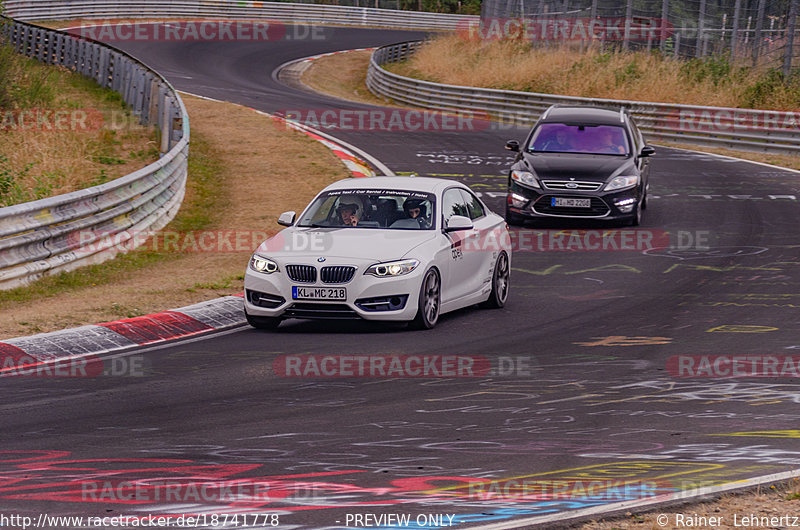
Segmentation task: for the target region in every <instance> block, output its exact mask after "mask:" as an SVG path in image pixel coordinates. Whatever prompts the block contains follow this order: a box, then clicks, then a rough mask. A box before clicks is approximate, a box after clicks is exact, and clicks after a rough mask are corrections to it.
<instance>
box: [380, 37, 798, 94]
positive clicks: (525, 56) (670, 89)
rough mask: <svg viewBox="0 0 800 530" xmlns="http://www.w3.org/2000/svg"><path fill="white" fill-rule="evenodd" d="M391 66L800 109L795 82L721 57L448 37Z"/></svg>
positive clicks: (534, 84)
mask: <svg viewBox="0 0 800 530" xmlns="http://www.w3.org/2000/svg"><path fill="white" fill-rule="evenodd" d="M389 69H390V70H391V71H393V72H396V73H398V74H400V75H406V76H410V77H418V78H421V79H425V80H428V81H435V82H439V83H447V84H453V85H467V86H480V87H488V88H497V89H506V90H522V91H530V92H542V93H549V94H562V95H569V96H579V97H597V98H610V99H624V100H634V101H658V102H663V103H684V104H695V105H708V106H717V107H750V106H751V104H752V105H755V106H757V107H758V108H763V109H775V110H796V109H798V107H800V100H799V99H798V88H797V87H796V86H794V87H793V86H789V87H788V88H781V86H783V85H782V84H781V83H776V82H775V80H774V79H766V78H765V73H764V72H761V71H753V70H750V69H748V68H744V67H742V68H739V67H734V66H731V65H730V64H728V63H727V61H725V60H715V59H708V60H706V61H699V60H693V61H682V60H674V59H671V58H665V57H662V56H661V55H660V54H657V53H648V52H636V53H633V52H614V51H608V52H602V51H601V50H600V49H599V48H597V47H593V48H590V49H588V50H587V51H584V52H581V51H580V50H579V49H577V48H575V47H569V46H564V47H559V48H552V47H551V48H541V47H536V48H532V47H531V46H530V44H528V43H525V42H520V41H514V40H503V41H500V40H493V41H479V40H467V39H464V38H462V37H461V36H459V35H447V36H442V37H438V38H435V39H433V40H431V41H430V42H428V43H427V44H426V45H425V46H423V47H422V48H421V49H420V50H419V51H418V52H417V53H415V54H414V56H413V57H412V58H411V59H410V60H409V61H408V62H405V63H400V64H396V65H391V66H390V68H389ZM765 83H768V85H765ZM765 88H768V89H769V90H768V91H767V92H768V93H764V92H765V90H764V89H765Z"/></svg>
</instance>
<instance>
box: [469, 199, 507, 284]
mask: <svg viewBox="0 0 800 530" xmlns="http://www.w3.org/2000/svg"><path fill="white" fill-rule="evenodd" d="M461 194H462V196H463V197H464V203H465V204H466V206H467V212H468V214H469V218H470V219H471V220H472V223H473V225H474V226H473V228H474V229H473V230H472V231H471V233H470V234H469V235H468V239H467V241H466V242H465V246H464V253H465V254H467V260H466V263H465V264H466V265H467V266H468V269H469V270H468V271H467V274H469V279H468V284H469V290H468V292H469V293H470V294H476V293H478V292H480V291H481V290H482V289H483V288H484V287H485V286H486V285H487V284H488V283H489V282H491V279H492V275H491V271H492V268H493V267H494V261H495V259H496V256H497V251H498V241H497V238H498V235H499V234H498V233H497V226H495V223H494V222H493V221H492V219H491V218H490V217H489V215H488V210H487V209H486V207H485V206H484V205H483V203H481V201H480V200H479V199H478V198H477V197H476V196H475V195H474V194H473V193H472V192H470V191H467V190H464V189H462V190H461Z"/></svg>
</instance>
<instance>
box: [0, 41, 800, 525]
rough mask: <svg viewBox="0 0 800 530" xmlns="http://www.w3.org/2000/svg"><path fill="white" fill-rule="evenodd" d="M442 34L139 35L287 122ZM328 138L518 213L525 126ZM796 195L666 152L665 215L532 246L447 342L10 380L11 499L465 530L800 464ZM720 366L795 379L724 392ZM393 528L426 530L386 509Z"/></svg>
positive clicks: (150, 54) (219, 353) (316, 343)
mask: <svg viewBox="0 0 800 530" xmlns="http://www.w3.org/2000/svg"><path fill="white" fill-rule="evenodd" d="M420 36H421V34H420V33H418V32H401V31H378V30H365V29H349V28H327V29H325V30H324V38H318V39H313V40H291V41H289V40H281V41H277V42H194V43H177V42H126V43H120V44H119V45H120V47H122V48H123V49H125V50H127V51H129V52H131V53H133V54H134V55H135V56H137V57H139V58H140V59H142V60H143V61H144V62H146V63H147V64H149V65H150V66H152V67H154V68H155V69H156V70H159V71H160V72H162V73H163V74H164V75H165V76H166V77H167V78H168V79H169V80H170V81H171V82H172V83H173V84H174V85H175V86H176V87H177V88H178V89H180V90H185V91H188V92H191V93H195V94H200V95H204V96H208V97H213V98H218V99H224V100H228V101H233V102H237V103H241V104H244V105H248V106H251V107H254V108H257V109H259V110H264V111H268V112H285V111H286V110H290V109H365V108H368V107H365V106H363V105H358V104H354V103H348V102H342V101H339V100H336V99H333V98H329V97H326V96H322V95H315V94H311V93H308V92H303V91H299V90H295V89H292V88H288V87H286V86H284V85H281V84H279V83H278V82H276V81H274V80H273V78H272V73H273V70H274V69H275V68H276V67H277V66H279V65H281V64H283V63H285V62H287V61H289V60H292V59H296V58H300V57H306V56H310V55H314V54H318V53H325V52H329V51H335V50H341V49H351V48H361V47H369V46H377V45H382V44H388V43H393V42H399V41H404V40H412V39H415V38H419V37H420ZM327 132H329V133H331V134H333V135H335V136H337V137H338V138H341V139H342V140H344V141H346V142H349V143H351V144H354V145H357V146H359V147H360V148H362V149H364V150H365V151H367V152H368V153H370V154H371V155H373V156H375V157H377V158H378V159H380V160H381V161H382V162H383V163H385V164H387V165H388V166H389V167H390V168H391V169H392V170H393V171H395V172H397V173H400V174H402V173H409V172H414V173H418V174H420V175H449V176H451V177H452V178H456V179H459V180H463V181H464V182H467V183H468V184H469V185H471V186H472V187H473V189H474V190H475V191H477V192H480V193H481V194H482V196H483V197H484V198H485V200H486V202H487V203H488V204H489V205H490V207H492V208H493V209H495V211H502V206H503V200H504V194H503V191H504V186H505V172H506V169H507V167H508V165H509V162H510V158H509V156H508V155H507V154H506V152H505V151H504V150H503V144H504V142H505V140H506V139H509V138H517V139H520V140H521V139H522V137H523V134H524V132H523V131H518V130H517V131H515V130H508V129H504V128H503V127H500V126H496V127H489V128H486V129H484V130H481V131H469V130H463V131H446V132H442V131H435V130H431V131H405V132H404V131H394V132H386V131H352V130H330V131H327ZM264 179H265V185H269V175H265V176H264ZM798 197H800V176H798V174H796V173H792V172H789V171H782V170H779V169H775V168H772V167H767V166H761V165H756V164H750V163H745V162H741V161H735V160H729V159H720V158H717V157H713V156H710V155H703V154H696V153H690V152H686V151H679V150H675V149H667V148H658V154H657V155H656V156H655V157H654V158H653V160H652V173H651V189H650V198H649V207H648V209H647V210H646V212H645V216H644V222H643V225H642V226H641V227H639V228H638V229H637V230H636V231H632V232H630V233H628V235H621V234H619V233H618V234H617V235H615V236H610V237H606V238H605V239H604V238H603V237H604V236H602V234H603V231H602V229H603V228H604V227H603V225H593V224H579V225H578V224H573V225H570V226H568V228H574V229H580V230H583V231H582V232H575V233H578V234H581V235H580V237H578V236H576V239H573V238H571V237H570V236H569V234H567V235H564V233H561V232H559V231H557V230H538V231H536V230H532V229H527V231H526V232H522V234H523V235H522V236H520V237H519V239H518V244H519V247H521V248H520V249H519V250H518V251H516V252H515V253H514V257H513V273H512V292H511V297H510V299H509V302H508V304H507V306H506V307H505V308H504V309H502V310H495V311H492V310H482V309H477V308H475V309H469V310H462V311H458V312H456V313H451V314H448V315H445V316H444V317H442V319H441V320H440V322H439V325H438V326H437V327H436V328H435V329H434V330H431V331H427V332H409V331H407V330H406V329H405V328H404V327H402V326H397V325H381V324H370V323H365V322H364V323H359V322H356V323H347V324H341V323H324V322H301V321H290V322H285V323H283V324H282V325H281V327H280V328H279V329H278V330H277V331H276V332H272V333H269V332H259V331H256V330H253V329H250V328H246V327H245V328H237V329H234V330H231V331H228V332H223V333H218V334H215V335H211V336H205V337H201V338H195V339H192V340H186V341H181V342H176V343H170V344H167V345H163V346H160V347H151V348H143V349H140V350H136V351H134V352H132V353H133V354H134V355H133V356H130V355H129V356H122V357H119V358H118V361H119V362H120V363H125V362H129V361H130V360H131V359H134V358H135V359H137V362H140V363H142V366H144V369H145V371H146V373H147V376H146V377H98V378H94V379H86V378H60V379H57V378H14V379H4V380H3V384H2V386H0V402H1V403H2V405H0V414H1V415H2V416H1V418H2V419H0V425H2V428H1V429H0V445H1V446H2V451H0V453H2V454H0V456H1V457H2V458H3V461H2V463H1V464H0V499H1V500H0V504H1V505H2V506H3V511H4V512H13V513H18V514H26V515H30V516H33V517H37V516H38V514H41V513H45V514H49V515H51V516H52V515H93V516H114V515H120V514H133V515H139V516H146V515H148V514H158V515H163V514H171V516H172V517H173V518H177V517H179V516H180V515H186V514H189V515H198V514H201V515H202V514H205V517H206V520H205V522H206V523H207V527H211V526H212V522H211V521H212V519H211V518H212V517H213V514H217V517H218V519H217V520H216V521H217V522H218V523H220V524H221V523H222V520H223V518H224V517H229V519H230V521H229V523H228V527H236V528H244V527H250V528H261V527H264V526H268V524H264V522H265V518H264V517H262V518H261V519H257V518H255V516H254V515H253V514H258V513H265V512H272V513H273V514H274V515H275V517H276V518H277V519H270V520H269V522H268V523H269V524H271V523H273V522H279V524H280V527H282V528H286V529H289V528H344V527H367V526H369V527H378V528H389V527H412V528H437V527H440V526H443V525H444V526H446V525H447V524H452V525H453V526H458V527H462V528H464V527H474V526H480V525H486V524H494V523H503V522H508V521H513V520H523V519H528V518H531V517H535V516H548V515H553V514H559V513H565V512H569V511H574V510H579V509H583V508H588V507H595V506H603V505H610V504H613V503H617V502H620V501H625V500H636V499H641V498H648V497H652V496H654V495H656V494H668V493H673V492H676V491H678V490H691V489H693V488H696V487H702V486H709V485H718V484H724V483H728V482H731V481H736V480H741V479H746V478H751V477H756V476H761V475H767V474H772V473H778V472H784V471H789V470H792V469H797V468H799V467H800V450H798V447H799V446H798V438H800V430H798V428H797V426H798V421H799V420H800V410H798V403H800V384H798V379H797V377H798V373H797V371H800V366H798V365H797V359H798V358H800V357H796V358H794V363H795V364H794V365H793V366H794V369H795V370H796V371H795V372H794V373H792V365H788V366H789V368H786V366H787V365H786V364H785V362H786V359H785V358H784V356H792V355H800V352H799V350H800V323H799V322H800V319H799V318H798V310H800V290H798V283H800V245H799V244H798V242H797V236H796V231H797V220H798V218H799V217H800V203H799V202H798V200H797V198H798ZM550 228H563V226H558V225H554V226H552V227H550ZM625 238H627V239H625ZM598 242H601V243H600V248H587V247H591V246H592V244H594V243H598ZM309 354H337V355H379V354H396V355H410V354H414V355H426V356H456V355H457V356H471V357H470V358H471V359H478V360H488V362H489V363H490V364H491V366H492V369H493V370H494V371H493V372H491V373H489V372H481V373H477V374H474V375H475V376H474V377H461V376H462V375H465V374H463V373H459V374H456V375H457V376H455V377H453V376H444V375H442V376H440V377H427V378H422V377H418V378H413V377H402V376H401V377H372V378H364V377H362V378H354V377H333V378H331V377H328V378H326V377H314V376H313V374H310V373H309V374H307V375H306V376H305V377H295V378H287V377H282V376H281V374H278V373H276V372H277V371H279V370H276V369H275V367H276V366H279V365H280V362H283V361H278V362H277V363H275V361H276V359H284V360H285V356H287V355H288V356H296V355H303V356H305V355H309ZM717 356H728V357H725V358H723V359H730V357H731V356H749V357H751V359H750V360H748V361H746V362H744V361H743V362H744V364H743V365H741V366H745V367H751V366H755V364H753V363H760V362H761V361H759V360H756V357H755V356H770V357H769V358H770V359H773V360H774V359H779V361H780V364H779V365H773V366H778V368H777V370H778V371H777V372H774V373H772V374H771V375H770V374H769V373H768V374H767V375H770V376H769V377H750V376H747V375H745V376H742V377H735V378H730V377H722V376H723V375H725V374H724V373H723V372H722V367H724V366H727V367H730V364H720V363H719V362H717V364H716V365H714V360H715V359H716V360H718V359H719V357H717ZM759 358H760V357H759ZM702 359H705V361H706V362H707V364H706V365H705V371H703V370H702V369H700V368H698V367H701V366H703V365H702V364H700V363H701V361H702ZM791 359H792V358H791V357H790V358H789V362H792V360H791ZM776 362H777V361H776ZM274 363H275V364H274ZM681 363H684V364H681ZM686 363H688V364H686ZM758 366H762V365H761V364H759V365H758ZM680 367H684V368H686V369H687V371H685V372H679V371H678V370H679V368H680ZM687 367H688V368H687ZM762 371H763V370H762ZM745 373H749V372H745ZM775 373H778V374H779V376H776V375H775ZM689 375H697V376H698V377H689ZM133 481H138V482H136V483H134V482H133ZM198 483H202V484H204V485H205V484H211V483H213V484H214V485H215V486H214V487H215V488H216V489H214V488H207V489H206V490H205V491H204V492H198V491H197V489H195V490H191V485H192V484H195V485H196V484H198ZM148 485H149V486H148ZM590 485H591V486H590ZM224 487H229V488H234V489H233V491H234V492H237V491H238V493H239V494H240V496H239V497H238V498H237V497H236V495H232V494H231V492H230V491H225V490H224ZM137 488H140V489H137ZM235 488H239V489H238V490H236V489H235ZM237 513H238V514H240V518H239V519H238V520H237V521H236V523H235V524H234V521H233V518H232V517H233V515H232V514H237ZM220 514H222V515H220ZM243 514H250V518H249V519H247V518H246V516H245V515H243ZM388 514H393V515H398V516H406V515H408V516H410V522H409V523H408V524H404V523H403V522H402V521H400V520H393V519H377V517H378V516H380V515H384V516H385V515H388ZM356 516H360V517H361V518H360V519H359V518H358V517H356ZM373 516H374V517H376V518H373ZM418 516H419V518H418ZM448 516H451V517H452V518H451V517H448ZM437 518H438V519H437ZM441 523H443V524H441ZM67 526H68V525H67ZM76 526H77V525H76ZM62 527H64V526H62Z"/></svg>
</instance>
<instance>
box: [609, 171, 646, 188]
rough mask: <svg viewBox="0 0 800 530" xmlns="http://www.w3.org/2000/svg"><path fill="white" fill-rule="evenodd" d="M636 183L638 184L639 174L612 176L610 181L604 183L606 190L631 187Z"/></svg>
mask: <svg viewBox="0 0 800 530" xmlns="http://www.w3.org/2000/svg"><path fill="white" fill-rule="evenodd" d="M637 184H639V175H631V176H619V177H614V178H613V179H611V182H609V183H608V184H606V191H611V190H621V189H625V188H632V187H633V186H636V185H637Z"/></svg>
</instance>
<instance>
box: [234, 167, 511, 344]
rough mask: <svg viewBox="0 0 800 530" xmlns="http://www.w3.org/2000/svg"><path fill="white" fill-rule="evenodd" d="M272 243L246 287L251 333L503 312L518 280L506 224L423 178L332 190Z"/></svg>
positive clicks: (456, 191)
mask: <svg viewBox="0 0 800 530" xmlns="http://www.w3.org/2000/svg"><path fill="white" fill-rule="evenodd" d="M278 223H279V224H281V225H284V226H287V227H289V228H286V229H284V230H282V231H281V232H279V233H278V234H277V235H276V236H274V237H272V238H270V239H268V240H267V241H265V242H264V243H262V244H261V245H260V246H259V247H258V249H256V252H255V253H254V254H253V256H252V258H251V259H250V264H249V266H248V267H247V271H246V273H245V278H244V286H245V313H246V315H247V321H248V322H249V323H250V325H251V326H253V327H256V328H259V329H272V328H275V327H277V326H278V325H279V324H280V322H281V320H283V319H288V318H301V319H315V318H319V319H359V318H361V319H366V320H393V321H408V322H411V323H412V324H413V325H414V327H417V328H420V329H426V328H432V327H433V326H435V325H436V322H437V321H438V319H439V315H441V314H442V313H446V312H448V311H453V310H456V309H459V308H462V307H466V306H469V305H473V304H477V303H480V304H482V305H484V306H486V307H494V308H497V307H503V305H505V302H506V298H507V297H508V289H509V276H510V271H511V237H510V234H509V232H508V227H507V226H506V223H505V220H504V219H503V218H502V217H500V216H499V215H497V214H495V213H493V212H491V211H490V210H489V209H488V208H487V207H486V205H485V204H483V202H481V200H480V199H479V198H478V197H476V196H475V194H473V193H472V191H470V189H469V188H468V187H466V186H465V185H463V184H461V183H458V182H455V181H451V180H444V179H434V178H423V177H369V178H359V179H355V178H351V179H345V180H342V181H339V182H336V183H334V184H331V185H330V186H328V187H327V188H325V189H324V190H322V191H321V192H320V193H319V195H317V196H316V198H315V199H314V200H313V201H312V202H311V204H309V206H307V207H306V209H305V210H304V211H303V212H302V213H301V214H300V216H299V217H298V216H297V215H296V213H295V212H285V213H283V214H281V216H280V217H279V219H278Z"/></svg>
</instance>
